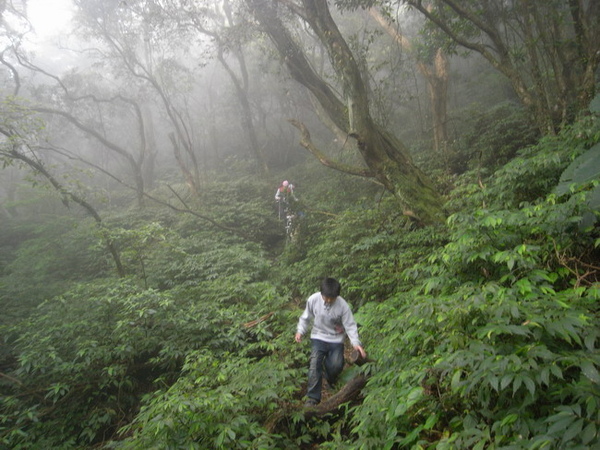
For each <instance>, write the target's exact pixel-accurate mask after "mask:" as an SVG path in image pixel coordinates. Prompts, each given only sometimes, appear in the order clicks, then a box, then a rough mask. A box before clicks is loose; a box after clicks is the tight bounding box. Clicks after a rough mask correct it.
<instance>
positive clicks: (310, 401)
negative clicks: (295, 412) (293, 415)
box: [304, 398, 319, 408]
mask: <svg viewBox="0 0 600 450" xmlns="http://www.w3.org/2000/svg"><path fill="white" fill-rule="evenodd" d="M318 404H319V402H318V401H316V400H315V399H314V398H309V399H308V400H306V402H304V406H305V407H307V408H310V407H311V406H317V405H318Z"/></svg>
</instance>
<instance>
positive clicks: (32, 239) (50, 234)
mask: <svg viewBox="0 0 600 450" xmlns="http://www.w3.org/2000/svg"><path fill="white" fill-rule="evenodd" d="M95 230H96V225H95V224H94V223H93V222H91V221H87V220H77V219H75V218H66V217H58V216H56V217H46V218H45V220H43V221H31V220H28V221H26V222H23V221H20V220H14V221H8V220H7V221H6V222H5V223H4V224H3V241H2V243H1V244H0V248H1V252H2V257H1V258H2V260H3V261H2V262H0V301H1V302H2V304H3V305H4V308H5V314H4V315H3V317H2V319H0V322H3V321H4V320H6V321H7V322H9V321H12V320H14V319H15V317H16V316H18V315H19V314H22V313H26V311H27V310H28V309H30V308H32V307H35V306H36V305H38V304H39V303H40V302H42V301H43V300H45V299H48V298H52V297H53V296H55V295H59V294H61V293H62V292H64V291H65V290H67V289H68V288H69V287H70V285H71V284H72V283H76V282H81V281H84V280H88V279H94V278H96V277H98V276H102V275H103V274H105V273H106V272H107V270H108V266H107V264H106V261H105V260H104V259H103V257H102V254H103V252H104V250H103V249H100V248H99V247H98V246H97V241H96V240H95Z"/></svg>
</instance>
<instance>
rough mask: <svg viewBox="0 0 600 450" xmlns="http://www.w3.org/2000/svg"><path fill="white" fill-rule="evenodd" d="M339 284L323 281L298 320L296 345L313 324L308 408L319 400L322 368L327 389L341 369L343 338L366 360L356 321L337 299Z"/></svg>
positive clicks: (333, 281)
mask: <svg viewBox="0 0 600 450" xmlns="http://www.w3.org/2000/svg"><path fill="white" fill-rule="evenodd" d="M340 291H341V285H340V283H339V282H338V281H337V280H335V279H333V278H325V279H324V280H323V282H322V283H321V291H320V292H316V293H314V294H313V295H311V296H310V297H309V298H308V300H307V301H306V309H305V310H304V313H302V315H301V316H300V320H299V321H298V329H297V331H296V336H295V340H296V342H302V336H304V335H305V334H306V332H307V331H308V329H309V327H310V324H311V322H313V326H312V331H311V334H310V339H311V344H312V351H311V355H310V366H309V369H308V388H307V392H306V396H307V397H308V399H307V400H306V405H307V406H314V405H317V404H318V403H319V402H320V401H321V387H322V386H321V385H322V378H323V368H324V369H325V379H326V380H327V382H328V383H329V385H330V386H333V385H334V384H335V382H336V381H337V377H338V376H339V374H340V373H341V372H342V369H343V368H344V338H345V335H348V338H349V339H350V343H351V344H352V346H353V347H354V348H355V349H356V350H357V351H358V352H359V353H360V355H361V356H362V357H363V358H366V353H365V350H364V349H363V347H362V344H361V342H360V339H359V337H358V328H357V326H356V321H355V320H354V316H353V315H352V311H351V310H350V306H348V303H346V300H344V299H343V298H342V297H340Z"/></svg>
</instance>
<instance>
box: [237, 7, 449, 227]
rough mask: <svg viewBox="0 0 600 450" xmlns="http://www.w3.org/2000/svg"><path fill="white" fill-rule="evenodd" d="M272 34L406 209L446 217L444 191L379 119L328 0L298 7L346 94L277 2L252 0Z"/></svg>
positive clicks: (426, 217)
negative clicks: (314, 60) (291, 28)
mask: <svg viewBox="0 0 600 450" xmlns="http://www.w3.org/2000/svg"><path fill="white" fill-rule="evenodd" d="M247 2H248V4H249V5H250V7H251V8H252V10H253V13H254V15H255V17H256V19H257V20H258V22H259V23H260V25H261V26H262V27H263V29H264V31H265V32H266V33H267V34H268V35H269V37H270V38H271V40H272V41H273V43H274V45H275V47H276V48H277V50H278V51H279V54H280V55H281V57H282V59H283V60H284V62H285V64H286V65H287V68H288V70H289V71H290V74H291V75H292V77H293V78H294V79H295V80H296V81H298V82H299V83H301V84H302V85H304V86H305V87H306V88H307V89H309V90H310V92H311V93H312V94H313V95H314V96H315V98H316V99H317V101H318V102H319V103H320V104H321V106H322V107H323V110H324V111H325V112H326V113H327V115H328V116H329V117H330V118H331V120H332V122H333V123H334V124H335V125H336V126H337V127H338V128H340V129H341V130H344V131H345V132H346V133H347V135H348V136H350V137H352V138H354V139H356V141H357V144H358V149H359V151H360V153H361V156H362V158H363V160H364V162H365V164H366V165H367V167H368V168H369V169H370V172H371V174H372V175H373V176H374V177H375V178H376V179H377V180H378V181H379V182H381V184H383V186H385V188H386V189H387V190H388V191H390V192H391V193H393V194H394V195H395V196H396V198H397V199H398V200H399V202H400V203H401V205H402V207H403V209H404V211H405V213H406V214H407V215H410V216H411V217H414V218H416V219H417V220H419V221H420V222H421V223H424V224H434V223H440V222H443V221H444V218H445V215H444V211H443V204H442V199H441V197H440V195H439V194H438V193H437V191H436V190H435V188H434V187H433V185H432V183H431V181H430V180H429V178H428V177H427V176H426V175H425V174H424V173H423V172H422V171H421V170H420V169H419V168H418V167H416V166H415V165H414V164H413V163H412V160H411V158H410V155H409V152H408V149H407V148H406V147H405V146H404V144H403V143H402V142H401V141H400V140H399V139H397V138H396V137H395V136H393V135H392V134H391V133H389V132H388V131H387V130H384V129H383V128H382V127H381V126H379V125H378V124H377V123H375V122H374V120H373V119H372V117H371V114H370V111H369V98H368V94H367V89H366V86H365V83H364V82H363V79H362V76H361V72H360V69H359V66H358V64H357V63H356V60H355V59H354V56H353V55H352V52H351V51H350V48H349V47H348V44H347V43H346V41H345V40H344V38H343V36H342V34H341V33H340V31H339V30H338V28H337V25H336V24H335V22H334V20H333V18H332V17H331V14H330V11H329V7H328V5H327V1H326V0H302V1H301V6H300V5H295V6H296V8H294V11H295V12H296V13H297V14H298V15H299V16H301V17H302V18H303V19H304V20H305V21H306V22H307V23H308V25H309V26H310V27H311V29H312V30H313V31H314V32H315V34H316V35H317V36H318V37H319V40H320V41H321V43H322V44H323V46H324V47H325V48H326V49H327V51H328V54H329V57H330V60H331V63H332V65H333V68H334V70H335V72H336V75H337V78H338V80H339V82H340V84H341V87H342V90H343V95H344V97H345V98H343V99H340V98H339V97H338V96H337V95H336V93H335V92H334V91H333V90H332V89H331V88H330V86H329V84H328V83H327V82H325V80H323V79H322V78H321V77H319V76H318V75H317V74H316V73H315V71H314V70H313V69H312V66H311V64H310V63H309V62H308V60H307V58H306V55H305V53H304V52H303V51H302V49H301V48H300V47H299V45H298V44H297V43H296V42H295V41H294V40H293V39H292V38H291V36H290V33H289V32H288V30H287V29H286V28H285V26H284V25H283V23H282V21H281V20H280V18H279V16H278V15H277V7H276V6H277V5H276V4H274V3H270V2H261V1H258V0H247Z"/></svg>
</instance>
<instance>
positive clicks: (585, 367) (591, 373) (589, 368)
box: [580, 361, 600, 383]
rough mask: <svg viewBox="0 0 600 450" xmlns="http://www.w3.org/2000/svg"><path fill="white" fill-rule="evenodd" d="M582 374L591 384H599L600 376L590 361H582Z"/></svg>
mask: <svg viewBox="0 0 600 450" xmlns="http://www.w3.org/2000/svg"><path fill="white" fill-rule="evenodd" d="M580 367H581V371H582V372H583V374H584V375H585V376H586V377H587V378H588V379H589V380H590V381H592V382H593V383H600V374H599V373H598V370H597V369H596V367H595V366H594V364H593V363H592V362H591V361H584V362H582V363H581V365H580Z"/></svg>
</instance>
